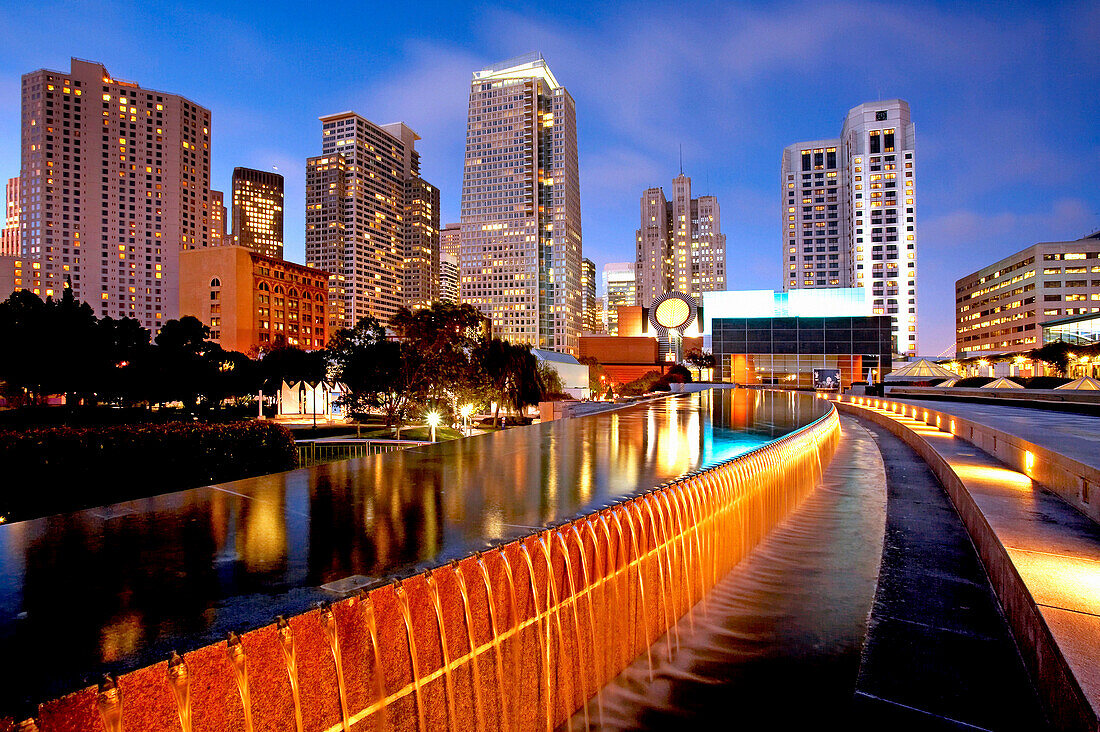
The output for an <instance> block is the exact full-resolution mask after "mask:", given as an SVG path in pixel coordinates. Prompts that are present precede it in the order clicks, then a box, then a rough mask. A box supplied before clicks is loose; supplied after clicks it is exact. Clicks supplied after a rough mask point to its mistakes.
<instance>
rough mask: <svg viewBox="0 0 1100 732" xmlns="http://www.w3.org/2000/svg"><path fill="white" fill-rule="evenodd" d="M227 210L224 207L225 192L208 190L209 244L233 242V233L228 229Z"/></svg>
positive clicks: (217, 245)
mask: <svg viewBox="0 0 1100 732" xmlns="http://www.w3.org/2000/svg"><path fill="white" fill-rule="evenodd" d="M228 223H229V211H228V210H227V209H226V207H225V194H224V193H222V192H221V191H214V190H211V191H210V246H212V247H222V246H229V245H230V244H232V243H233V235H232V234H231V233H230V232H229V230H228Z"/></svg>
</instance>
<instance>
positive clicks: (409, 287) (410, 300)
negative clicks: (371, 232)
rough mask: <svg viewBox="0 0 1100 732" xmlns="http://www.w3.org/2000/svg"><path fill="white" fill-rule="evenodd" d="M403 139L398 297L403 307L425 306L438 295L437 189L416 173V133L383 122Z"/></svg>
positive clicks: (418, 165) (417, 168)
mask: <svg viewBox="0 0 1100 732" xmlns="http://www.w3.org/2000/svg"><path fill="white" fill-rule="evenodd" d="M390 127H397V128H398V129H397V130H391V131H396V132H398V133H399V135H398V136H399V137H400V138H401V140H402V142H404V143H405V161H406V162H405V171H406V173H405V176H406V177H405V200H404V203H403V207H404V210H403V214H402V221H401V223H402V241H403V244H404V254H403V256H404V264H403V269H402V277H401V299H402V303H403V304H404V305H405V307H408V308H414V309H415V308H425V307H429V306H430V305H431V304H432V303H433V302H435V301H436V300H438V299H439V277H440V275H439V252H440V250H439V189H438V188H436V187H435V186H433V185H432V184H431V183H428V182H427V181H425V180H424V179H423V178H421V177H420V176H419V174H413V173H412V172H411V171H412V170H414V169H415V170H417V171H419V169H420V162H419V155H418V154H417V152H416V150H415V149H414V148H413V143H414V142H415V141H416V140H419V139H420V137H419V136H418V135H417V134H416V133H415V132H413V131H412V130H410V129H409V128H408V127H407V126H405V125H404V124H399V125H387V127H386V129H389V128H390Z"/></svg>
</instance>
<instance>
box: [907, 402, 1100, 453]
mask: <svg viewBox="0 0 1100 732" xmlns="http://www.w3.org/2000/svg"><path fill="white" fill-rule="evenodd" d="M889 398H890V399H892V400H893V401H896V402H904V403H906V404H914V405H918V406H921V407H927V408H928V409H935V410H936V411H939V412H944V413H946V414H953V415H955V416H956V417H962V418H963V419H969V420H972V421H974V422H979V423H981V424H985V425H988V426H990V427H994V428H996V429H999V430H1002V431H1004V432H1008V433H1009V434H1012V435H1016V436H1017V437H1020V438H1021V439H1024V440H1027V441H1028V442H1032V443H1035V444H1036V445H1040V446H1042V447H1045V448H1047V449H1048V450H1053V451H1054V452H1058V453H1061V454H1062V455H1065V456H1066V457H1069V458H1073V459H1074V460H1077V461H1078V462H1080V463H1084V464H1085V465H1089V466H1091V467H1094V468H1096V469H1098V470H1100V417H1098V416H1093V415H1090V414H1072V413H1069V412H1054V411H1050V410H1048V409H1035V408H1030V407H1022V406H1021V407H1009V406H1002V405H999V404H998V405H994V404H975V403H972V402H955V401H948V400H943V401H940V400H929V399H909V398H905V397H898V398H895V397H889Z"/></svg>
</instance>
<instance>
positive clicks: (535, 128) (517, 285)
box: [460, 53, 584, 353]
mask: <svg viewBox="0 0 1100 732" xmlns="http://www.w3.org/2000/svg"><path fill="white" fill-rule="evenodd" d="M461 218H462V249H461V261H460V270H461V279H462V282H461V297H462V302H464V303H470V304H472V305H474V306H475V307H477V308H478V309H480V310H481V312H482V313H483V314H484V315H485V316H486V317H488V318H489V319H490V321H491V323H492V328H493V332H494V333H496V334H498V335H499V336H500V337H502V338H506V339H508V340H510V341H512V342H515V343H529V344H531V345H533V346H536V347H538V348H546V349H551V350H556V351H564V352H570V353H576V351H577V345H578V342H577V338H578V336H579V334H580V331H581V328H582V327H583V314H582V309H583V307H584V304H583V301H582V298H581V289H580V278H581V273H580V270H581V256H582V255H581V199H580V178H579V175H578V168H577V117H576V109H575V106H574V103H573V97H571V96H570V95H569V92H568V91H566V89H565V87H563V86H562V85H561V84H559V83H558V81H557V79H556V78H554V75H553V73H551V71H550V67H549V66H548V65H547V63H546V61H545V59H543V57H542V55H541V54H539V53H532V54H529V55H527V56H522V57H519V58H515V59H511V60H509V61H505V62H503V63H499V64H495V65H493V66H489V67H487V68H485V69H482V70H480V71H475V72H474V76H473V81H472V82H471V84H470V106H469V116H468V118H467V125H466V159H465V167H464V170H463V177H462V217H461Z"/></svg>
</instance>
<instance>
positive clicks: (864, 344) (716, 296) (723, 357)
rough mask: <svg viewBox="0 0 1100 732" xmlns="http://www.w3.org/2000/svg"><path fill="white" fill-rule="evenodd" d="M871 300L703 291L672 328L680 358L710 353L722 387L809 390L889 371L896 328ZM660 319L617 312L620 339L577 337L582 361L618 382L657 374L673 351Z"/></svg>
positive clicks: (850, 292)
mask: <svg viewBox="0 0 1100 732" xmlns="http://www.w3.org/2000/svg"><path fill="white" fill-rule="evenodd" d="M870 298H871V293H870V292H869V291H868V289H867V288H865V287H852V288H833V289H803V290H791V291H789V292H774V291H772V290H723V291H720V292H706V293H703V301H702V304H701V305H697V307H696V311H695V313H694V317H693V318H691V319H689V320H688V322H687V323H686V324H685V325H684V327H683V328H679V329H678V330H679V331H681V332H679V337H680V338H681V339H682V341H681V343H680V344H679V353H680V354H684V355H686V354H688V353H691V352H692V351H693V350H695V349H700V348H701V349H702V350H705V351H707V350H709V351H710V352H711V354H712V355H713V356H714V359H715V367H714V372H713V373H714V378H715V380H716V381H723V382H734V383H738V384H745V385H762V386H763V385H767V386H778V387H784V388H792V389H796V388H804V389H811V388H815V387H820V386H830V388H836V387H841V388H847V387H849V386H851V384H852V383H853V382H856V381H865V380H867V379H868V378H871V379H874V380H875V381H879V380H881V379H882V377H883V376H884V375H885V374H887V373H889V371H890V369H891V366H892V358H893V356H892V353H893V348H892V345H893V333H894V326H893V320H892V319H891V317H890V316H889V315H875V314H874V311H873V305H872V302H871V299H870ZM651 315H652V316H653V317H651ZM660 321H661V317H660V315H659V314H651V313H649V312H648V309H647V308H641V307H620V308H618V324H619V335H618V336H586V337H582V338H581V349H580V350H581V356H582V357H584V356H591V357H593V358H595V359H596V360H597V361H598V362H599V363H600V365H601V366H602V367H603V368H604V371H605V372H606V373H607V374H608V377H609V378H610V379H611V380H612V381H614V382H615V383H619V384H622V383H626V382H628V381H632V380H634V379H636V378H638V377H640V376H642V375H643V374H645V373H647V372H649V371H654V370H657V371H660V372H662V373H663V372H664V371H665V370H667V368H668V367H669V366H671V365H672V364H673V363H675V362H676V355H675V354H676V353H677V352H676V351H675V350H669V349H662V348H661V341H660V338H661V334H660V333H659V332H658V331H659V327H657V326H656V325H654V323H656V324H658V325H659V324H660ZM829 379H832V381H831V382H829Z"/></svg>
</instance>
